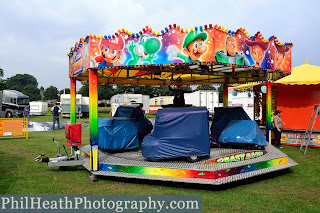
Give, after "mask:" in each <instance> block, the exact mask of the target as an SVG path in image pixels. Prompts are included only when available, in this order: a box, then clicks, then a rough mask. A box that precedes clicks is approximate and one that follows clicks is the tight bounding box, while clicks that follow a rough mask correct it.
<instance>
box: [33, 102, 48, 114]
mask: <svg viewBox="0 0 320 213" xmlns="http://www.w3.org/2000/svg"><path fill="white" fill-rule="evenodd" d="M47 112H48V103H47V102H42V101H31V102H30V115H45V114H47Z"/></svg>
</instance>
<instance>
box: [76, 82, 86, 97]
mask: <svg viewBox="0 0 320 213" xmlns="http://www.w3.org/2000/svg"><path fill="white" fill-rule="evenodd" d="M81 84H82V87H81V88H80V89H79V92H78V93H79V94H81V95H82V96H85V97H89V83H87V82H81Z"/></svg>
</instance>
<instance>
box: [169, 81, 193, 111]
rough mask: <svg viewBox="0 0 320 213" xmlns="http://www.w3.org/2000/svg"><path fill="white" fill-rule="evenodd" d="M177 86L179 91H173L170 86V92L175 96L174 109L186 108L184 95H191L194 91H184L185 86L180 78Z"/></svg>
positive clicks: (176, 83)
mask: <svg viewBox="0 0 320 213" xmlns="http://www.w3.org/2000/svg"><path fill="white" fill-rule="evenodd" d="M175 85H176V87H177V88H178V89H172V88H171V86H170V85H169V90H170V91H171V92H172V93H173V94H174V98H173V106H174V107H185V101H184V93H191V92H192V91H184V90H183V89H182V88H181V87H182V86H183V82H182V79H181V78H180V77H178V78H177V79H176V82H175Z"/></svg>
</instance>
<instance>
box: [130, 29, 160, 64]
mask: <svg viewBox="0 0 320 213" xmlns="http://www.w3.org/2000/svg"><path fill="white" fill-rule="evenodd" d="M128 44H129V45H128V46H127V48H128V50H129V52H130V53H131V55H132V57H133V59H131V60H130V61H128V65H142V63H143V62H144V61H146V62H149V63H150V64H152V60H153V59H155V58H157V56H156V53H157V52H158V51H159V50H160V48H161V42H160V40H159V39H158V38H156V37H149V36H148V35H142V36H141V37H140V40H139V43H138V44H134V43H133V41H131V42H129V43H128Z"/></svg>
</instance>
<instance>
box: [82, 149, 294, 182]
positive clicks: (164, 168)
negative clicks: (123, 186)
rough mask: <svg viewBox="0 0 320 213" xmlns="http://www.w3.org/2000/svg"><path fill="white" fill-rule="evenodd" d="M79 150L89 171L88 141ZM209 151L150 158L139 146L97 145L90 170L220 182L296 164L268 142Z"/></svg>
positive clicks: (160, 178)
mask: <svg viewBox="0 0 320 213" xmlns="http://www.w3.org/2000/svg"><path fill="white" fill-rule="evenodd" d="M82 151H83V154H84V163H83V166H84V167H85V168H86V169H87V170H89V171H90V157H89V153H90V145H87V146H84V147H83V148H82ZM210 153H211V154H210V156H209V157H208V158H205V159H202V160H201V161H198V162H195V163H190V162H188V161H186V160H185V159H184V158H180V159H170V160H162V161H158V162H151V161H147V160H146V159H145V158H144V157H143V156H142V155H141V151H140V150H139V151H126V152H122V153H108V152H105V151H103V150H101V149H99V151H98V156H99V171H90V172H91V173H92V174H94V175H97V176H114V177H124V178H135V179H148V180H162V181H173V182H185V183H198V184H212V185H222V184H226V183H230V182H234V181H238V180H242V179H247V178H251V177H254V176H257V175H262V174H266V173H270V172H275V171H278V170H283V169H287V168H290V167H293V166H296V165H298V164H297V163H296V162H295V161H293V160H292V159H290V158H289V157H288V156H287V155H286V154H285V153H283V152H281V151H280V150H279V149H277V148H276V147H274V146H272V145H269V144H268V145H267V146H266V147H265V150H259V149H257V150H249V149H234V148H211V152H210Z"/></svg>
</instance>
